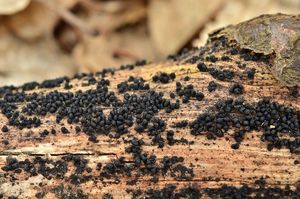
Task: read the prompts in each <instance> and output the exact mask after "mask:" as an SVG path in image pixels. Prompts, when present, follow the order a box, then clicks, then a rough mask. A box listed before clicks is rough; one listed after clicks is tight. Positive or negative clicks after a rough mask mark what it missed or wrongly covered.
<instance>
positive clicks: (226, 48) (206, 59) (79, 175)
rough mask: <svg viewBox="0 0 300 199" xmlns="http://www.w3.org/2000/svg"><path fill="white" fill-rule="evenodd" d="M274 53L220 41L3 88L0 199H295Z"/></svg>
mask: <svg viewBox="0 0 300 199" xmlns="http://www.w3.org/2000/svg"><path fill="white" fill-rule="evenodd" d="M274 59H275V57H274V54H271V55H268V54H267V55H263V54H259V53H256V52H253V51H251V50H247V49H241V48H239V46H238V44H237V43H236V41H229V40H227V39H226V38H225V37H220V38H215V39H212V40H210V41H209V42H208V44H207V45H206V46H205V47H203V48H199V49H193V50H190V51H186V52H183V53H181V54H179V55H176V56H170V57H169V59H168V60H167V61H165V62H161V63H152V64H151V63H149V64H144V63H143V62H139V63H137V64H136V65H128V66H122V67H121V68H120V69H118V70H116V71H112V70H104V71H103V72H99V73H97V74H94V75H91V74H82V75H77V76H75V77H74V78H70V79H69V78H61V79H56V80H49V81H45V82H43V83H41V84H37V83H28V84H25V85H23V86H21V87H2V88H1V89H0V94H1V101H0V109H1V114H0V123H1V124H0V128H1V129H2V131H1V132H0V141H1V143H0V198H9V197H10V198H35V197H36V198H134V197H135V198H144V197H145V198H180V197H181V198H200V197H202V198H207V197H212V198H218V197H220V198H224V197H227V198H234V197H235V198H247V197H262V198H299V197H300V195H299V194H300V186H299V184H298V183H299V179H300V166H299V165H300V164H299V163H300V159H299V154H300V150H299V147H300V100H299V97H297V96H298V88H291V87H286V86H284V85H282V84H280V83H279V82H278V80H276V79H275V78H274V76H273V74H272V72H271V68H272V66H273V63H274ZM174 74H175V75H174ZM130 76H131V77H130ZM139 78H142V79H139ZM104 80H108V81H104ZM177 82H180V84H181V86H180V85H179V83H177ZM148 85H149V87H150V90H149V88H148ZM188 85H192V86H193V87H192V86H188ZM151 90H152V91H151ZM160 92H161V93H162V94H163V96H162V95H161V94H159V93H160ZM170 93H171V94H170ZM176 100H178V101H177V103H176ZM178 104H179V107H178ZM34 117H36V118H34ZM30 118H31V119H30Z"/></svg>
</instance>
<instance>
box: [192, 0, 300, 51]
mask: <svg viewBox="0 0 300 199" xmlns="http://www.w3.org/2000/svg"><path fill="white" fill-rule="evenodd" d="M258 5H259V6H258ZM299 12H300V1H299V0H263V1H261V0H243V1H240V0H228V1H226V4H225V5H224V6H223V8H222V9H221V10H220V12H219V13H218V15H217V16H216V18H215V20H214V21H212V22H210V23H208V24H206V26H205V29H204V30H203V31H202V32H201V34H200V39H197V40H196V41H194V46H203V45H204V44H205V42H206V39H207V38H208V33H210V32H211V31H213V30H216V29H218V28H221V27H224V26H227V25H229V24H237V23H239V22H241V21H245V20H248V19H251V18H254V17H256V16H259V15H262V14H276V13H285V14H299Z"/></svg>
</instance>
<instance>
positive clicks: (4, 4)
mask: <svg viewBox="0 0 300 199" xmlns="http://www.w3.org/2000/svg"><path fill="white" fill-rule="evenodd" d="M278 12H281V13H286V14H300V0H0V86H2V85H11V84H13V85H20V84H22V83H24V82H28V81H42V80H45V79H49V78H56V77H61V76H72V75H74V74H75V73H77V72H95V71H98V70H101V69H103V68H109V67H118V66H120V65H122V64H128V63H134V62H136V61H137V60H141V59H146V60H148V61H151V62H154V61H159V60H163V59H164V58H165V57H166V56H167V55H169V54H174V53H177V52H178V51H180V50H182V49H183V48H185V47H191V46H201V45H204V44H205V41H206V39H207V34H208V33H209V32H211V31H212V30H214V29H217V28H220V27H223V26H226V25H228V24H235V23H238V22H240V21H244V20H246V19H250V18H253V17H256V16H258V15H261V14H268V13H278Z"/></svg>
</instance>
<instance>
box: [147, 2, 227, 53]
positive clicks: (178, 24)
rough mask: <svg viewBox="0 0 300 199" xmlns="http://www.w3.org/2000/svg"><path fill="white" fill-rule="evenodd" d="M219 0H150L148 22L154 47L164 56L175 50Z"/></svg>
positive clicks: (219, 5)
mask: <svg viewBox="0 0 300 199" xmlns="http://www.w3.org/2000/svg"><path fill="white" fill-rule="evenodd" d="M222 2H223V0H214V1H211V0H185V1H182V0H164V1H160V0H152V1H150V5H149V8H148V21H149V23H148V25H149V31H150V33H151V38H152V40H153V42H154V43H155V46H156V48H157V50H158V51H159V52H160V53H161V54H162V56H166V55H168V54H171V53H175V52H177V51H178V50H179V49H180V48H182V47H183V46H184V45H185V44H186V43H187V42H188V41H189V40H190V39H191V38H192V37H193V35H195V34H196V33H197V31H199V30H200V28H201V27H202V26H204V24H205V23H206V22H207V21H208V20H210V19H211V18H212V17H213V16H214V15H215V13H216V12H217V10H218V9H220V7H221V6H222Z"/></svg>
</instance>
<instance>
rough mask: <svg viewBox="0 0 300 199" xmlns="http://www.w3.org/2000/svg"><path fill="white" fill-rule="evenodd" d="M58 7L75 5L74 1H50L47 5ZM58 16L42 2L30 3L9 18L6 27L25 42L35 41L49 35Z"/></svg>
mask: <svg viewBox="0 0 300 199" xmlns="http://www.w3.org/2000/svg"><path fill="white" fill-rule="evenodd" d="M50 2H51V4H53V5H56V6H57V5H59V6H60V9H67V8H69V7H71V6H73V5H74V4H75V3H76V0H67V1H65V0H51V1H49V2H48V3H50ZM59 18H60V16H59V15H58V13H56V12H55V11H53V10H51V9H49V7H47V6H46V5H45V4H43V3H42V1H32V2H31V3H30V4H29V6H28V7H27V8H26V9H25V10H22V11H21V12H19V13H17V14H15V15H12V16H9V17H8V18H7V19H6V25H7V26H8V27H9V28H10V29H11V30H12V31H13V32H14V33H15V34H16V35H17V36H19V37H21V38H23V39H25V40H29V41H32V40H35V39H37V38H39V37H42V36H44V35H47V34H48V35H51V34H52V31H53V28H54V26H55V24H56V23H57V21H58V19H59Z"/></svg>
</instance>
